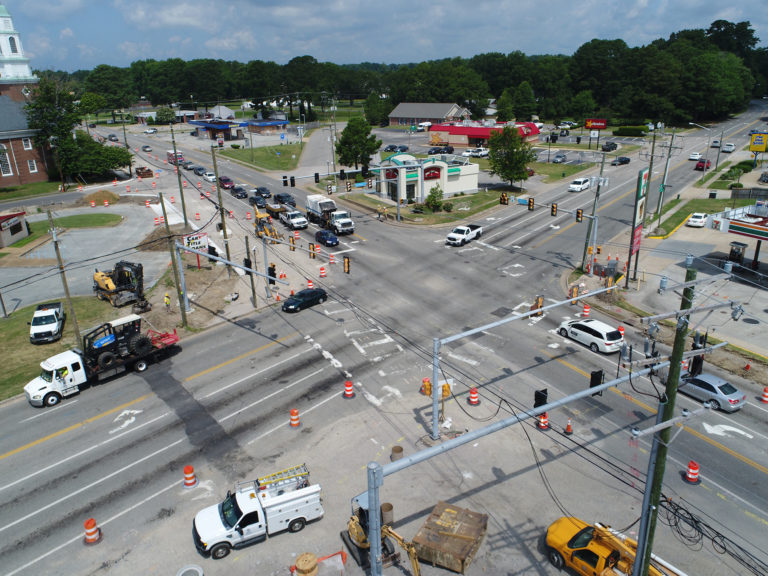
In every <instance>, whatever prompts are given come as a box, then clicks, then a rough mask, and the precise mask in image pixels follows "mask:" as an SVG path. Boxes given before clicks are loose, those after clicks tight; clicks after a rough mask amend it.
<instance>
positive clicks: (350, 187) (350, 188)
mask: <svg viewBox="0 0 768 576" xmlns="http://www.w3.org/2000/svg"><path fill="white" fill-rule="evenodd" d="M347 192H352V182H351V181H349V180H347Z"/></svg>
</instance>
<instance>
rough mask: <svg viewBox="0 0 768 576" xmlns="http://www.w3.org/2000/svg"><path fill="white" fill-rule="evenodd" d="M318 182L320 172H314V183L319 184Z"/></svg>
mask: <svg viewBox="0 0 768 576" xmlns="http://www.w3.org/2000/svg"><path fill="white" fill-rule="evenodd" d="M319 183H320V173H319V172H315V184H319Z"/></svg>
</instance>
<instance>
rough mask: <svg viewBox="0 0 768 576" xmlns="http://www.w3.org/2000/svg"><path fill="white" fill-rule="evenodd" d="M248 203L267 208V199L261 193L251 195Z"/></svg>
mask: <svg viewBox="0 0 768 576" xmlns="http://www.w3.org/2000/svg"><path fill="white" fill-rule="evenodd" d="M248 203H249V204H250V205H251V206H256V208H266V207H267V201H266V199H265V198H264V197H263V196H261V195H259V194H257V195H255V196H249V197H248Z"/></svg>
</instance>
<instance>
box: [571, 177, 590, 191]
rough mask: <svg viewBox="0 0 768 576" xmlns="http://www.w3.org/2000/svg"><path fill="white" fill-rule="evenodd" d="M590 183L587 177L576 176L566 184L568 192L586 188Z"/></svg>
mask: <svg viewBox="0 0 768 576" xmlns="http://www.w3.org/2000/svg"><path fill="white" fill-rule="evenodd" d="M590 185H591V181H590V180H589V178H576V180H574V181H573V182H571V183H570V184H569V185H568V192H581V191H582V190H586V189H587V188H589V186H590Z"/></svg>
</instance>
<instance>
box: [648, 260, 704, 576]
mask: <svg viewBox="0 0 768 576" xmlns="http://www.w3.org/2000/svg"><path fill="white" fill-rule="evenodd" d="M694 280H696V269H695V268H691V267H689V268H688V269H687V270H686V271H685V283H686V284H688V283H692V282H693V281H694ZM693 292H694V286H693V285H691V286H686V287H685V289H684V290H683V298H682V301H681V302H680V309H681V310H689V309H690V308H691V304H692V302H693ZM689 317H690V315H680V316H679V317H678V319H677V328H676V330H675V340H674V343H673V345H672V354H671V355H670V357H669V374H668V375H667V384H666V390H665V392H666V397H667V402H666V404H663V416H662V418H661V419H660V422H659V423H663V422H666V421H667V420H670V419H671V418H672V416H673V413H674V410H675V400H676V398H677V385H678V382H679V380H680V363H681V360H682V358H683V352H684V351H685V337H686V335H687V334H688V319H689ZM671 432H672V431H671V429H670V428H665V429H664V430H662V431H660V432H659V434H658V437H659V446H658V449H657V451H656V462H655V466H654V471H653V478H646V482H649V481H650V482H651V497H650V499H649V502H648V509H647V510H643V515H646V514H650V518H649V519H648V539H647V541H646V542H645V543H644V550H645V554H644V555H643V558H642V559H639V558H635V563H637V562H638V560H640V561H641V566H640V567H639V568H638V569H637V571H636V572H635V573H634V576H647V575H648V568H649V566H650V559H651V549H652V546H651V545H652V543H653V537H654V534H655V532H656V519H657V517H658V512H659V500H660V499H661V486H662V483H663V481H664V467H665V465H666V462H667V450H668V448H669V437H670V434H671ZM646 489H647V488H646ZM640 536H643V535H642V534H640ZM638 548H639V544H638Z"/></svg>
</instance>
